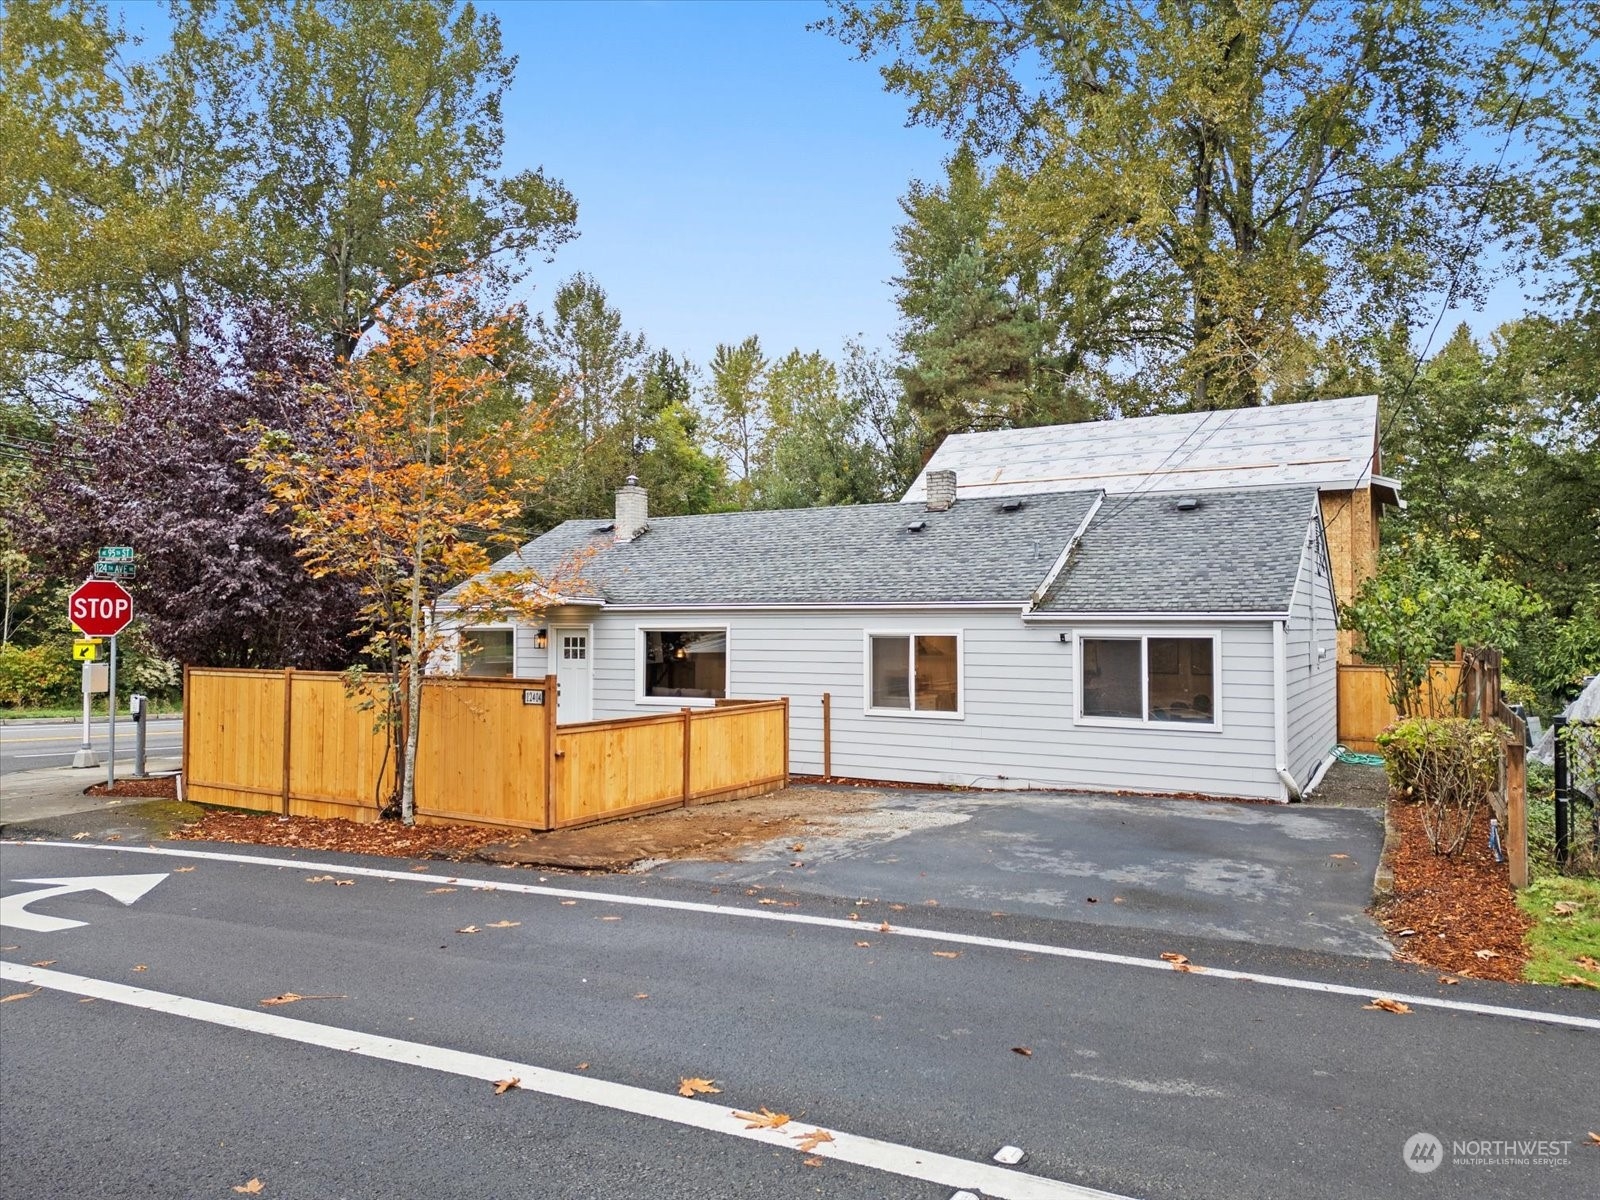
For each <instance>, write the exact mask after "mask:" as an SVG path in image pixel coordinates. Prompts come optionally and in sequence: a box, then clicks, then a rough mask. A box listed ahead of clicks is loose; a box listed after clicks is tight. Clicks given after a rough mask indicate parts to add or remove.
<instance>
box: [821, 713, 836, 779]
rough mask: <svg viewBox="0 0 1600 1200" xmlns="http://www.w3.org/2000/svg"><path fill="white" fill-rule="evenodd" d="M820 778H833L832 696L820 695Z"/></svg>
mask: <svg viewBox="0 0 1600 1200" xmlns="http://www.w3.org/2000/svg"><path fill="white" fill-rule="evenodd" d="M822 778H823V779H824V780H829V779H832V778H833V694H832V693H831V692H823V693H822Z"/></svg>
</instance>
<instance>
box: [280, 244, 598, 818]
mask: <svg viewBox="0 0 1600 1200" xmlns="http://www.w3.org/2000/svg"><path fill="white" fill-rule="evenodd" d="M444 226H445V222H444V221H443V220H442V219H441V220H438V221H436V222H434V223H433V225H432V231H431V232H428V233H425V234H424V237H423V239H422V244H421V245H420V246H419V248H418V250H417V254H418V256H419V257H420V258H422V259H426V258H427V257H429V256H430V255H431V254H432V253H433V252H434V239H435V238H436V237H443V236H447V235H446V233H445V232H444ZM402 258H404V255H402ZM402 269H403V270H405V271H407V272H414V273H416V274H417V275H418V276H419V280H418V282H417V283H415V284H413V285H411V286H410V287H409V288H407V289H406V290H405V291H404V292H402V293H401V294H400V295H399V296H397V297H395V298H393V299H392V300H391V301H390V302H389V304H388V305H387V306H386V307H385V308H383V309H382V310H380V312H379V313H378V319H377V322H378V323H377V326H376V333H377V337H376V338H375V339H374V341H373V344H372V347H371V349H370V350H368V351H366V352H365V353H363V354H361V355H360V356H358V357H357V358H356V359H355V360H354V361H353V362H352V363H351V364H350V365H349V368H348V370H347V371H346V372H345V374H344V376H343V379H342V387H341V389H340V392H339V395H338V398H337V402H336V403H333V404H331V405H330V408H329V411H328V414H327V419H326V421H324V422H323V423H322V424H321V425H320V427H318V428H317V429H315V430H313V431H311V433H310V435H309V436H304V437H296V436H294V434H293V433H291V432H289V431H286V430H281V429H268V430H265V431H264V432H263V433H262V436H261V440H260V442H259V444H258V446H257V447H256V449H255V451H254V452H253V453H252V455H251V456H250V460H249V461H250V463H251V465H252V466H253V467H254V469H256V470H257V471H259V472H260V473H261V475H262V478H263V479H264V480H265V482H266V486H267V488H268V490H269V491H270V493H271V495H272V497H273V500H274V502H275V504H276V505H277V506H279V507H280V508H282V509H283V510H284V511H285V512H287V513H288V515H289V519H290V527H291V529H292V530H293V532H294V535H295V537H296V538H297V540H298V541H299V543H300V555H301V557H302V559H303V560H304V562H305V564H306V567H307V569H308V570H309V571H310V573H311V574H312V575H313V576H314V577H317V578H326V577H329V576H337V577H340V578H344V579H349V580H351V581H353V582H354V583H355V584H356V586H357V587H358V589H359V592H360V596H361V601H362V607H361V627H362V630H363V632H364V634H365V647H364V649H365V651H366V653H367V654H368V656H369V657H370V658H371V659H373V660H376V661H379V662H386V663H388V664H389V665H390V679H389V695H390V696H391V697H393V698H394V699H395V701H396V703H397V705H398V707H400V708H402V709H403V710H404V711H405V714H406V720H405V721H404V722H403V728H404V731H405V736H404V742H403V746H402V749H401V760H400V762H401V770H400V779H399V784H400V794H399V814H400V817H401V819H402V820H403V821H404V822H406V823H407V824H410V823H411V822H412V820H413V819H414V815H415V799H416V790H415V776H416V756H417V740H418V733H419V729H420V723H421V716H422V686H421V684H422V681H421V676H422V674H423V672H424V670H425V669H426V667H427V666H428V665H429V664H430V663H431V662H433V661H435V658H436V656H437V655H439V654H440V653H441V652H443V651H444V650H446V649H447V647H448V646H449V645H450V643H451V637H452V635H451V634H450V633H449V632H448V631H447V630H446V629H445V628H444V626H443V625H442V624H441V617H442V616H443V615H444V613H443V610H442V605H443V603H444V600H443V597H444V593H445V591H446V589H448V588H450V587H451V586H452V585H456V584H461V583H463V582H464V581H470V582H466V585H465V587H464V588H462V589H461V590H460V591H459V592H457V593H455V594H453V595H452V597H451V598H450V601H449V604H448V607H449V609H450V610H451V611H452V612H453V613H454V614H455V615H456V616H458V617H461V618H462V619H468V618H471V617H474V616H476V617H480V618H481V617H484V616H488V617H492V618H494V619H505V618H507V617H518V618H522V619H528V620H532V619H535V618H537V617H538V615H539V614H540V613H541V612H542V611H543V609H544V608H545V607H546V606H547V605H548V604H549V602H550V599H551V597H552V595H553V594H555V593H556V592H558V591H559V590H560V589H561V588H562V587H563V586H570V585H571V584H572V583H573V582H574V578H573V577H572V573H569V572H568V571H567V570H566V568H565V567H564V568H563V569H562V570H561V571H560V572H558V576H559V577H557V576H550V575H540V574H538V573H536V572H534V571H533V570H531V569H528V570H520V569H512V570H505V571H500V572H496V573H494V574H493V575H487V576H484V575H483V573H484V572H486V571H487V570H488V568H489V566H490V564H491V555H490V552H489V547H491V546H494V545H497V544H502V543H506V542H511V541H514V540H515V539H514V537H513V535H512V533H511V531H510V529H509V528H508V526H509V523H510V522H511V521H512V520H513V519H514V518H515V517H516V516H517V514H518V513H519V511H520V508H521V506H520V504H519V502H518V498H517V496H516V494H515V492H514V490H513V487H512V484H513V482H514V480H515V477H516V471H517V469H518V467H519V466H521V465H525V464H526V463H527V462H529V461H530V460H534V459H537V457H538V456H539V455H540V454H541V453H542V450H543V446H542V439H543V437H544V435H545V432H546V428H547V415H546V413H544V412H543V411H541V410H539V409H538V408H536V407H533V406H529V407H528V408H526V409H524V411H522V412H519V413H517V414H515V415H514V416H511V417H507V418H505V419H502V420H499V421H486V420H485V419H484V412H485V409H486V408H491V407H496V406H497V405H498V403H499V402H500V401H501V399H502V396H501V385H502V384H503V381H504V371H503V368H501V367H499V366H497V365H496V359H497V352H498V350H499V349H500V344H501V342H502V340H503V339H504V337H505V336H506V329H507V326H508V325H509V324H511V322H512V319H513V316H514V314H512V313H502V314H499V315H497V316H495V315H491V316H490V317H489V318H488V319H487V320H486V319H485V318H484V316H483V312H482V308H481V306H480V303H479V295H478V293H477V292H476V287H477V285H478V284H479V283H480V279H479V278H478V277H475V276H472V275H469V274H464V273H463V274H457V275H454V276H452V277H451V278H448V279H441V278H438V277H436V276H431V275H429V274H427V273H426V272H425V271H423V270H422V269H421V268H420V266H414V265H404V264H403V267H402ZM478 576H482V577H481V578H474V577H478Z"/></svg>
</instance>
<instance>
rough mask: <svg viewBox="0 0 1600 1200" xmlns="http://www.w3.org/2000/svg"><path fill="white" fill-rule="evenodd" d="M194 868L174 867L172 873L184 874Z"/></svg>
mask: <svg viewBox="0 0 1600 1200" xmlns="http://www.w3.org/2000/svg"><path fill="white" fill-rule="evenodd" d="M192 870H194V868H193V867H173V868H172V873H173V874H174V875H183V874H186V873H187V872H189V871H192Z"/></svg>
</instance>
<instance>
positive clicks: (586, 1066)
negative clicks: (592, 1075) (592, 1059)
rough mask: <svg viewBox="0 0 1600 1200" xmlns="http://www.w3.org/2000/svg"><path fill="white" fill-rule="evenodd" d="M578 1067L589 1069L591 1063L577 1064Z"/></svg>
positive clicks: (580, 1069)
mask: <svg viewBox="0 0 1600 1200" xmlns="http://www.w3.org/2000/svg"><path fill="white" fill-rule="evenodd" d="M576 1069H577V1070H579V1071H587V1070H588V1069H589V1064H588V1063H579V1064H578V1065H577V1068H576Z"/></svg>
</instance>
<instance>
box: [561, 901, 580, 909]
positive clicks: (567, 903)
mask: <svg viewBox="0 0 1600 1200" xmlns="http://www.w3.org/2000/svg"><path fill="white" fill-rule="evenodd" d="M576 903H577V901H576V900H563V901H562V902H561V907H562V908H571V907H572V906H573V905H574V904H576Z"/></svg>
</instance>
